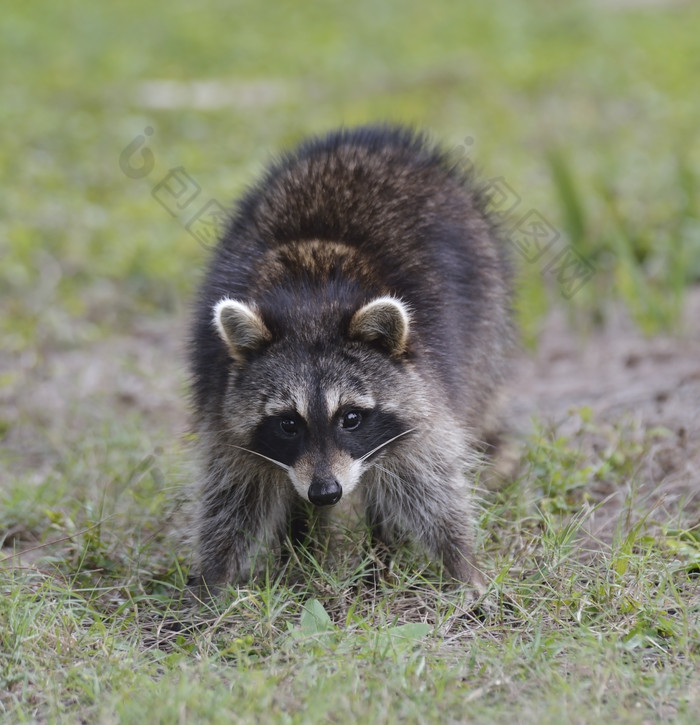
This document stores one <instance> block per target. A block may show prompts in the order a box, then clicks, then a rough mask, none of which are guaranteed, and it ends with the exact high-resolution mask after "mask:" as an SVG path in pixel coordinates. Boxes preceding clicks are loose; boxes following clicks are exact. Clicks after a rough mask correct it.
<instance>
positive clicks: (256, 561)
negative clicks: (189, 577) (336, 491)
mask: <svg viewBox="0 0 700 725" xmlns="http://www.w3.org/2000/svg"><path fill="white" fill-rule="evenodd" d="M227 483H228V485H224V484H222V483H219V484H218V485H215V486H211V487H210V488H209V489H208V490H205V492H204V496H203V501H202V504H201V510H200V518H199V570H200V571H199V581H198V582H197V583H198V584H199V586H200V587H202V588H203V589H206V590H208V591H209V592H211V593H216V591H217V590H218V589H219V588H220V587H221V586H222V585H224V584H227V583H237V582H244V581H246V580H247V579H248V578H249V577H250V576H251V575H252V574H254V573H255V572H256V569H257V568H259V567H260V566H261V565H262V563H263V562H264V557H265V556H266V555H267V553H268V552H269V551H271V550H275V549H277V548H278V546H279V544H280V541H281V539H282V537H283V536H284V533H285V531H286V528H287V524H288V521H289V516H290V511H291V500H290V497H289V496H288V495H285V492H283V491H279V490H276V491H272V490H270V488H271V487H270V486H265V485H262V484H261V483H260V482H258V481H246V482H235V483H230V482H227Z"/></svg>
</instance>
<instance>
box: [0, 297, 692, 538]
mask: <svg viewBox="0 0 700 725" xmlns="http://www.w3.org/2000/svg"><path fill="white" fill-rule="evenodd" d="M184 329H185V324H184V320H183V319H169V318H162V319H159V320H153V319H144V320H143V321H141V322H140V323H137V324H135V325H134V326H133V329H132V330H131V331H130V332H129V334H119V335H115V336H112V337H109V338H108V339H104V340H101V341H97V342H94V343H82V344H80V345H66V344H64V345H57V346H55V345H52V344H50V343H47V344H45V345H44V346H43V347H42V349H40V350H35V351H30V352H26V353H25V354H23V355H21V356H20V357H19V358H18V357H17V356H16V355H8V354H5V353H2V352H0V381H2V386H0V421H2V423H3V426H2V427H3V428H4V439H0V446H1V447H2V448H4V453H5V454H7V455H4V456H1V457H0V477H1V478H2V479H4V480H5V481H6V482H7V481H8V480H9V479H10V478H12V477H15V476H20V477H21V478H22V480H24V481H26V482H27V483H28V484H30V485H31V482H32V481H34V482H40V481H41V480H42V479H43V478H44V477H45V476H46V474H47V472H49V471H50V470H51V468H52V467H53V466H56V465H58V464H59V462H60V461H61V459H62V457H64V456H65V454H66V451H68V450H71V449H72V450H75V449H76V448H77V449H79V447H80V445H81V441H83V440H84V439H85V437H86V431H90V433H89V435H92V436H93V437H94V435H95V431H99V430H100V427H101V426H104V424H105V421H106V420H111V421H115V420H129V421H131V422H130V425H131V426H132V427H136V429H137V430H141V429H142V430H143V431H144V438H145V440H146V441H147V442H149V444H150V443H151V442H152V445H153V446H154V447H155V446H160V445H164V444H165V445H167V441H168V440H177V438H178V436H181V435H182V434H183V433H184V432H185V431H186V428H187V406H186V398H185V388H186V375H185V370H184V353H183V340H184ZM582 406H588V407H590V408H591V409H592V412H593V415H592V421H593V423H595V425H596V426H597V427H598V433H595V432H593V433H588V434H585V435H584V436H583V437H580V436H579V438H578V439H577V440H578V441H579V443H580V444H581V445H583V446H584V449H585V447H586V446H588V447H589V450H590V452H591V455H592V456H593V455H594V454H595V453H596V452H599V449H600V447H601V446H606V445H607V446H610V441H611V439H614V438H615V435H617V434H615V435H612V438H611V435H610V431H611V430H617V431H618V432H619V430H620V429H624V430H625V431H627V433H626V435H629V436H632V437H636V440H637V441H638V442H639V444H640V445H641V446H642V452H641V454H640V456H639V459H638V462H637V464H636V471H635V476H634V481H635V485H636V486H637V487H638V491H637V492H638V493H641V494H642V498H643V499H644V500H646V501H648V503H649V506H650V507H651V508H653V509H654V518H655V519H656V520H658V521H664V520H666V521H668V520H671V519H676V520H677V521H678V522H679V524H681V525H684V526H692V525H694V524H697V523H698V520H699V518H700V425H699V423H700V289H696V290H694V291H693V292H692V294H690V295H689V299H688V303H687V310H686V314H685V319H684V333H683V334H682V335H681V336H677V337H671V336H661V337H655V338H651V339H648V338H645V337H644V336H642V335H641V334H640V333H639V332H638V331H637V330H636V329H635V328H634V326H633V325H632V324H631V323H630V322H629V321H628V320H627V319H626V318H625V316H624V315H619V316H618V318H617V319H615V320H614V321H613V322H611V323H610V325H609V326H608V327H607V329H605V330H603V331H599V332H595V333H593V334H591V335H589V336H588V337H585V338H584V337H581V336H579V335H575V334H573V333H572V332H571V330H570V329H569V328H568V326H567V323H566V317H565V315H564V314H563V313H561V312H556V313H553V314H552V315H550V317H549V319H548V320H547V321H546V322H545V324H544V326H543V330H542V334H541V336H540V339H539V345H538V349H537V351H536V352H535V353H532V354H525V353H523V354H522V355H521V356H520V358H519V360H518V363H517V370H516V376H515V380H514V385H513V394H512V408H511V410H512V421H511V422H512V424H513V426H514V428H515V429H516V430H518V431H519V433H520V434H521V435H526V434H527V432H528V431H530V430H532V419H533V417H535V418H537V419H538V420H539V421H543V422H545V423H547V424H549V425H551V427H552V429H553V430H555V431H558V432H560V433H561V434H564V435H567V434H571V433H572V432H575V431H577V430H579V429H580V418H579V417H578V416H577V415H576V414H575V412H572V411H576V410H577V409H580V408H581V407H582ZM659 428H663V429H664V430H663V431H661V432H660V431H659V430H658V429H659ZM606 431H607V433H606ZM3 458H5V461H4V462H3V460H2V459H3ZM3 485H4V484H3ZM627 493H628V492H626V491H621V490H620V491H614V490H601V491H600V492H599V499H600V501H603V502H604V503H603V504H602V506H601V507H600V508H599V509H598V510H596V512H595V517H594V518H592V519H591V522H590V525H591V526H592V527H593V528H594V529H595V531H594V533H595V534H596V535H600V534H601V532H605V531H606V530H611V529H612V528H613V526H614V525H615V523H616V521H617V519H618V517H619V516H620V512H621V510H622V509H621V507H622V505H623V501H624V498H625V496H626V495H627Z"/></svg>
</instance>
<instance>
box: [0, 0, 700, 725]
mask: <svg viewBox="0 0 700 725" xmlns="http://www.w3.org/2000/svg"><path fill="white" fill-rule="evenodd" d="M699 33H700V8H699V7H698V6H697V5H696V4H694V3H690V2H687V3H683V2H680V3H672V2H669V3H657V4H653V5H650V4H648V3H640V4H639V5H638V6H635V4H633V3H615V2H610V3H603V2H583V1H581V2H573V3H566V4H562V5H561V6H557V7H554V6H552V4H551V3H547V2H544V0H537V1H536V2H533V3H527V4H525V3H517V2H515V1H514V0H496V1H495V2H492V3H488V4H478V3H458V2H449V1H448V0H440V2H438V3H434V4H433V5H432V6H431V9H430V10H427V9H426V7H425V5H424V4H420V3H418V2H413V0H411V1H409V2H401V3H399V2H398V0H389V1H388V2H383V3H381V4H376V3H370V2H367V0H359V2H356V3H352V4H348V3H340V2H328V3H323V4H320V3H319V4H310V5H308V6H305V7H304V8H303V9H301V8H300V6H298V5H297V4H293V3H290V2H285V1H282V0H279V1H276V2H274V3H273V4H272V5H270V4H268V5H266V6H265V7H263V6H261V5H258V4H255V3H252V2H248V1H247V0H246V1H241V2H235V3H230V4H226V3H216V2H213V1H212V2H205V3H200V4H197V5H196V6H192V5H191V4H189V3H185V2H181V1H180V0H176V1H175V2H170V3H167V4H166V3H164V2H161V1H160V0H158V1H156V2H152V3H149V4H148V5H147V6H143V5H142V4H136V3H135V2H133V1H132V0H129V1H128V2H123V3H120V4H118V5H114V6H110V7H107V6H101V5H98V4H89V3H86V2H78V1H77V0H71V2H67V3H63V4H61V5H60V7H59V6H58V5H56V6H46V7H44V8H41V9H38V8H37V7H35V6H32V5H29V4H26V3H24V4H23V3H19V2H10V3H8V4H6V7H4V10H3V24H2V28H0V66H1V67H2V68H3V88H2V94H3V95H2V103H0V119H1V120H2V122H3V123H2V125H3V128H4V129H6V131H5V132H4V134H3V139H2V141H1V142H0V184H1V186H2V190H3V193H2V195H0V261H1V263H0V294H1V295H2V298H1V300H0V302H1V305H2V307H1V309H2V312H1V314H0V542H1V543H2V550H1V553H0V721H3V722H8V723H15V722H76V721H85V722H104V723H110V722H132V721H144V720H147V721H149V722H174V721H178V722H200V721H205V722H206V721H210V722H232V721H233V722H249V721H251V720H253V719H254V718H257V719H259V720H261V721H263V722H291V723H296V722H299V723H302V722H303V723H306V722H321V721H329V722H346V721H348V720H355V719H356V720H360V719H363V720H366V721H367V722H434V721H435V722H437V721H440V722H442V721H445V722H477V723H478V722H504V721H508V720H512V719H514V718H517V719H518V721H522V722H533V723H534V722H537V723H549V722H551V723H559V722H565V721H566V722H592V721H603V722H609V721H623V722H631V723H635V722H639V723H648V722H688V723H691V722H693V723H694V722H695V721H696V720H697V712H698V710H699V709H700V675H699V674H698V672H700V667H699V666H698V665H699V663H700V592H699V591H698V572H700V536H699V535H698V529H697V526H695V527H694V526H693V524H694V523H695V522H697V517H696V513H697V512H696V509H695V508H694V506H696V504H695V503H694V502H693V501H687V500H685V499H680V500H676V499H673V498H668V497H667V498H664V497H663V496H661V495H657V493H656V488H655V485H656V484H657V483H658V479H657V478H656V473H655V472H654V471H655V470H656V469H653V467H652V466H651V464H650V463H649V460H650V459H649V451H650V450H654V449H655V448H658V447H659V446H661V445H662V443H663V441H664V440H665V436H668V435H669V434H670V433H669V431H665V430H661V429H644V428H640V427H638V426H637V425H636V423H635V421H634V420H625V419H620V420H617V421H615V422H612V423H611V422H610V421H609V420H601V419H598V418H597V417H596V416H595V415H594V414H593V413H592V412H591V411H589V410H587V409H582V410H580V411H578V413H577V415H578V418H576V420H578V421H579V422H578V424H577V426H576V427H575V429H574V430H568V429H567V430H568V432H567V433H562V432H561V431H560V430H557V429H550V428H548V427H547V426H546V425H544V424H541V425H539V426H537V427H536V428H535V432H534V433H533V435H532V436H531V437H530V438H529V439H528V440H527V441H526V443H525V449H524V452H523V455H522V462H521V467H520V474H519V476H518V478H517V480H516V481H514V482H513V483H512V484H510V485H508V486H507V487H505V488H503V489H502V490H500V491H496V492H493V491H491V492H483V500H482V501H481V506H480V517H481V521H480V527H479V530H480V532H481V533H480V542H479V547H480V550H481V551H482V552H483V559H484V564H485V568H486V571H487V572H488V573H489V576H490V577H491V579H492V582H493V583H492V586H491V590H490V592H489V594H488V596H487V598H486V600H485V601H483V602H480V603H479V604H478V606H476V608H475V607H474V606H473V605H474V602H473V601H472V599H471V597H470V594H469V592H461V591H454V590H451V589H450V588H449V587H447V586H446V585H445V584H444V583H443V582H442V581H441V574H440V571H439V569H438V568H436V567H432V566H430V565H428V564H427V563H426V562H424V561H423V560H422V559H421V558H420V557H419V556H418V555H416V554H415V553H412V552H402V553H401V554H400V555H399V556H398V558H397V561H396V562H395V564H394V567H393V569H392V570H391V571H390V572H389V573H388V575H387V578H386V580H385V581H384V582H383V583H381V584H380V585H379V586H378V587H377V588H376V589H373V588H369V587H367V586H366V585H365V584H363V578H362V567H361V566H360V564H361V563H362V558H361V555H360V553H359V548H358V539H357V536H356V535H353V536H350V537H349V538H348V539H347V540H346V545H345V546H344V547H342V550H343V551H344V552H346V553H347V557H346V558H342V559H341V561H340V562H339V563H337V565H335V566H332V565H331V564H329V562H324V561H318V560H317V559H316V558H315V557H314V556H313V555H311V554H308V555H307V556H302V557H300V559H299V560H298V561H296V562H294V563H293V564H292V565H290V567H289V568H288V569H287V570H285V571H283V572H280V571H279V570H278V569H276V568H274V567H271V568H270V570H269V574H268V577H267V578H266V579H263V580H261V581H257V582H254V583H250V584H249V585H246V586H242V587H241V588H239V589H233V590H231V591H230V592H229V596H228V597H226V598H224V599H222V600H221V601H220V602H217V603H214V604H212V605H210V606H209V607H200V608H195V609H192V608H191V607H190V606H189V605H188V603H187V602H186V601H184V600H183V599H182V593H183V589H184V582H185V580H186V577H187V572H188V564H189V554H188V551H189V550H188V548H187V546H186V545H184V544H183V543H182V541H181V537H180V534H181V531H182V528H183V524H182V522H183V520H184V518H185V513H183V510H182V509H181V507H180V503H181V497H182V494H181V491H182V488H183V486H184V485H185V484H186V483H188V482H189V480H190V478H191V476H192V466H191V462H190V458H191V453H190V448H189V444H188V441H187V440H186V437H185V436H183V434H182V430H183V428H184V425H185V412H184V409H183V405H182V403H180V402H178V401H180V400H181V399H182V398H183V396H184V387H185V385H184V381H185V376H184V373H183V372H182V370H181V363H179V362H175V361H176V360H181V359H182V358H181V348H182V338H183V333H182V330H183V323H182V320H183V319H184V318H185V317H186V311H187V308H188V304H189V300H190V298H191V295H192V292H193V289H194V286H195V285H196V282H197V280H198V272H197V271H196V270H199V269H201V268H202V266H203V264H204V261H205V258H206V250H205V249H203V247H202V245H200V244H198V243H197V241H196V240H195V239H194V238H193V237H192V236H191V235H190V234H189V233H188V231H187V229H186V228H185V223H186V221H187V219H186V218H185V216H183V215H180V216H177V217H173V216H172V215H170V214H168V212H167V211H165V210H164V209H163V208H162V207H161V206H160V205H159V204H158V203H157V201H156V200H155V199H154V197H153V190H154V187H156V185H157V184H158V183H159V182H160V181H161V180H162V179H163V178H164V177H165V176H166V174H167V173H168V171H169V170H170V169H172V168H174V167H178V166H181V167H183V168H184V169H185V170H186V171H187V173H188V174H190V176H191V177H192V178H193V179H195V180H196V182H197V183H198V184H199V185H200V187H201V189H202V191H201V195H200V197H199V198H200V200H202V201H204V200H208V199H214V200H217V201H219V202H220V203H221V204H222V205H224V206H226V205H227V204H228V203H229V202H230V200H231V199H233V198H234V197H235V196H236V195H237V194H238V193H240V191H241V190H242V189H243V187H244V186H245V184H246V183H248V182H249V181H250V179H251V178H252V176H254V175H255V174H256V173H257V172H259V170H260V169H261V167H262V165H263V164H264V162H265V160H266V159H267V158H269V155H270V154H271V153H274V151H276V150H277V149H279V148H281V147H283V146H285V145H286V144H289V143H292V142H294V141H296V140H297V139H299V138H300V137H301V136H303V135H305V134H307V133H312V132H321V131H323V130H325V129H327V128H330V127H332V126H336V125H338V124H341V123H344V124H353V123H358V122H363V121H369V120H377V119H389V120H396V121H406V122H412V123H417V124H419V125H422V126H426V127H428V128H430V129H431V130H432V131H433V132H434V133H435V135H436V137H438V138H440V139H442V140H443V141H444V142H445V144H446V145H448V146H452V147H455V148H456V149H458V150H459V149H460V147H461V150H462V152H463V154H468V156H469V159H470V160H471V161H473V162H474V164H475V165H476V167H477V168H478V169H480V170H481V172H482V174H483V175H484V177H485V178H486V179H496V178H500V179H502V180H503V181H504V182H505V183H507V185H508V187H509V188H510V189H511V190H512V191H513V193H514V194H515V195H516V197H517V199H518V205H517V207H516V208H515V209H514V210H513V212H512V214H511V217H510V222H511V223H512V224H513V225H514V228H517V224H518V220H519V219H521V218H522V216H523V215H524V214H526V213H527V212H529V211H530V210H536V211H537V212H539V214H540V215H541V216H542V217H543V218H544V219H545V220H546V221H547V222H548V223H549V224H550V225H551V227H552V228H553V229H554V230H555V232H556V233H557V234H558V236H557V240H556V243H555V245H554V246H553V247H552V250H551V253H550V255H549V256H548V255H545V256H544V257H542V258H541V259H539V260H537V261H533V262H530V263H528V262H527V261H525V260H524V259H520V258H519V257H517V256H516V260H517V261H518V264H519V268H520V269H519V289H518V299H517V308H518V315H519V319H520V323H521V326H522V329H523V337H524V340H525V341H526V343H528V344H530V345H531V346H532V347H536V345H537V341H538V333H539V329H540V327H541V324H542V320H543V319H544V318H545V316H546V315H547V313H548V312H549V311H551V310H552V309H553V308H556V309H563V310H565V311H566V313H567V314H568V318H569V320H570V323H571V326H572V327H573V328H575V329H577V330H579V331H580V332H581V333H582V334H584V335H586V334H590V331H591V329H593V328H595V327H596V326H599V325H603V324H605V323H606V321H607V320H608V317H609V314H610V310H611V309H613V308H615V307H616V306H617V305H619V304H623V305H624V306H625V307H626V308H627V310H628V311H629V312H630V313H631V315H632V317H633V319H634V320H635V321H636V323H637V324H638V325H639V327H640V328H641V329H642V330H644V331H645V332H646V333H648V334H653V333H656V332H659V331H669V330H675V329H678V328H679V327H680V325H681V311H682V309H683V305H684V300H685V297H686V294H687V291H688V289H689V287H690V286H691V285H693V284H694V283H696V282H697V281H698V279H699V278H700V262H699V261H698V260H700V224H699V222H698V216H699V209H698V204H699V203H700V202H699V201H698V193H697V190H698V177H699V172H698V169H699V168H700V144H698V143H697V141H698V128H697V118H698V111H700V100H698V95H697V92H696V85H697V73H698V67H697V60H696V56H697V53H696V46H697V37H698V34H699ZM164 81H169V82H174V83H175V85H174V86H173V85H170V86H168V85H166V84H164V83H163V82H164ZM211 82H214V83H216V84H218V85H215V86H213V88H214V92H213V93H212V92H211V88H212V86H206V83H211ZM193 84H194V85H193ZM197 84H199V85H197ZM202 84H204V85H202ZM207 87H208V88H209V89H210V91H207ZM146 127H151V128H153V129H154V133H153V134H152V135H151V136H149V137H148V148H149V149H150V150H151V151H152V153H153V155H154V167H153V169H152V171H151V172H150V173H148V174H146V175H145V176H143V177H140V178H131V177H129V176H127V175H125V174H124V173H123V172H122V171H121V169H120V166H119V159H120V154H121V153H122V151H123V150H124V149H125V148H126V147H127V145H128V144H129V143H130V142H131V141H132V140H133V139H134V138H135V137H136V136H137V135H139V134H142V133H143V131H144V129H145V128H146ZM466 139H470V140H471V143H467V141H466ZM513 233H515V232H513ZM567 250H569V251H570V252H573V253H575V254H577V255H579V256H580V259H582V260H585V261H586V262H587V263H589V264H591V265H592V267H593V269H594V274H593V275H592V276H591V278H590V280H589V281H588V282H587V283H586V284H585V285H584V286H583V287H581V289H580V290H578V291H577V292H576V293H575V294H574V295H573V296H570V295H567V294H566V291H567V288H566V285H565V284H562V281H561V280H558V279H557V276H556V273H555V271H553V268H552V267H551V265H550V263H551V260H552V255H553V254H556V253H560V252H565V251H567ZM567 297H570V299H567ZM156 370H158V373H156V372H155V371H156ZM612 502H616V503H614V505H613V503H612ZM662 514H663V515H662ZM358 557H359V559H358ZM358 561H359V563H358Z"/></svg>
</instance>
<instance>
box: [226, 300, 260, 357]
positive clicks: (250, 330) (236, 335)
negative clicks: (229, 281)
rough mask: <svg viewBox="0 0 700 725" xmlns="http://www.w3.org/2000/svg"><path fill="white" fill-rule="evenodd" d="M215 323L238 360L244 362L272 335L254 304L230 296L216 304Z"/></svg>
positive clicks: (233, 355) (232, 354) (232, 355)
mask: <svg viewBox="0 0 700 725" xmlns="http://www.w3.org/2000/svg"><path fill="white" fill-rule="evenodd" d="M214 324H215V325H216V329H217V331H218V333H219V335H220V336H221V339H222V340H223V341H224V342H225V343H226V345H227V347H228V349H229V352H230V353H231V357H232V358H233V359H234V360H236V361H237V362H244V361H245V357H246V354H247V353H249V352H252V351H253V350H257V349H258V348H259V347H261V346H262V345H264V344H265V343H266V342H269V340H270V339H271V337H272V336H271V335H270V331H269V330H268V329H267V327H265V323H264V322H263V319H262V317H261V316H260V313H259V312H258V308H257V307H256V306H255V305H254V304H250V305H248V304H246V303H245V302H240V301H239V300H232V299H229V298H228V297H224V299H222V300H219V301H218V302H217V303H216V304H215V305H214Z"/></svg>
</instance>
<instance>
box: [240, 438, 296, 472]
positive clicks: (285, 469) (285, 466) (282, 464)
mask: <svg viewBox="0 0 700 725" xmlns="http://www.w3.org/2000/svg"><path fill="white" fill-rule="evenodd" d="M229 445H230V446H231V448H238V450H239V451H245V452H246V453H252V454H253V455H254V456H260V458H264V459H265V460H266V461H270V463H274V464H275V465H276V466H279V467H280V468H281V469H282V470H284V471H287V473H289V466H287V465H285V464H284V463H280V462H279V461H276V460H275V459H274V458H268V457H267V456H263V454H262V453H258V452H257V451H251V450H250V448H243V446H235V445H233V443H231V444H229Z"/></svg>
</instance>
